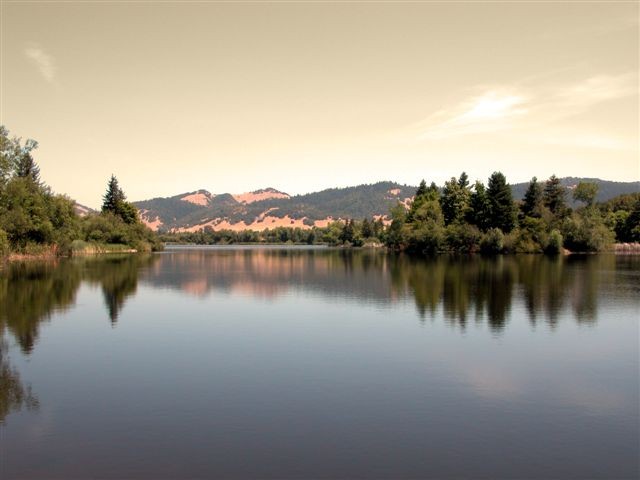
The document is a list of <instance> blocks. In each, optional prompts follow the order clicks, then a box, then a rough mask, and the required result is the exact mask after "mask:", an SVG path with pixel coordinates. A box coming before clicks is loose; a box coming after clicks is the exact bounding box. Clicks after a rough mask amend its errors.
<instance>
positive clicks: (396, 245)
mask: <svg viewBox="0 0 640 480" xmlns="http://www.w3.org/2000/svg"><path fill="white" fill-rule="evenodd" d="M407 216H408V215H407V212H406V211H405V208H404V205H402V204H401V203H398V204H397V205H396V206H395V207H393V208H392V209H391V225H389V228H388V230H387V238H386V243H387V246H389V247H390V248H392V249H394V250H401V249H402V248H403V247H404V244H405V242H406V239H405V238H404V232H403V231H404V226H405V223H406V220H407Z"/></svg>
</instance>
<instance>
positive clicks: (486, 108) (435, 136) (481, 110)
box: [411, 89, 527, 140]
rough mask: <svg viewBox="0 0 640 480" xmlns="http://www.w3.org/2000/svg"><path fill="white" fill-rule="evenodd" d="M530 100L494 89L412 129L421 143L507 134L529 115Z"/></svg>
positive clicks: (510, 92)
mask: <svg viewBox="0 0 640 480" xmlns="http://www.w3.org/2000/svg"><path fill="white" fill-rule="evenodd" d="M526 103H527V97H526V96H525V95H524V94H522V93H519V92H515V91H513V90H511V91H509V90H507V89H493V90H488V91H486V92H484V93H483V94H481V95H479V96H474V97H472V98H470V99H467V100H465V101H463V102H461V103H460V104H458V105H455V106H453V107H452V108H446V109H442V110H440V111H438V112H436V113H435V114H433V115H430V116H429V117H427V118H426V119H425V120H423V121H421V122H418V123H417V124H415V125H413V126H412V127H411V129H412V130H414V131H416V132H418V133H417V138H418V140H427V139H432V140H440V139H446V138H450V137H457V136H461V135H469V134H477V133H488V132H493V131H498V130H504V129H507V128H509V127H510V125H511V122H512V121H513V120H514V119H516V118H517V117H520V116H522V115H525V114H526V113H527V109H526Z"/></svg>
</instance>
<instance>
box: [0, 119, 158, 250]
mask: <svg viewBox="0 0 640 480" xmlns="http://www.w3.org/2000/svg"><path fill="white" fill-rule="evenodd" d="M37 147H38V143H37V142H36V141H34V140H30V139H29V140H26V141H25V142H22V140H21V139H20V138H17V137H11V136H10V135H9V131H8V130H7V129H6V128H5V127H4V126H0V257H2V256H4V255H7V254H9V253H11V252H15V253H21V254H31V255H42V254H57V255H70V254H72V253H73V252H88V251H105V250H118V249H126V248H132V249H136V250H138V251H150V250H156V249H159V248H162V244H161V243H160V241H159V240H158V238H157V236H156V234H155V233H154V232H152V231H151V230H149V229H148V228H147V227H146V226H145V225H144V224H143V223H142V222H141V221H140V219H139V218H138V211H137V209H136V208H135V206H134V205H132V204H131V203H129V202H127V201H126V196H125V194H124V192H123V191H122V189H121V188H120V186H119V185H118V181H117V179H116V178H115V177H114V176H112V177H111V179H110V180H109V183H108V186H107V192H106V193H105V195H104V198H103V200H104V202H103V205H102V211H101V212H100V213H92V214H88V215H86V216H85V217H80V216H79V215H78V214H77V213H76V211H75V202H74V201H73V200H71V199H70V198H69V197H67V196H66V195H60V194H55V193H53V192H52V190H51V188H50V187H49V186H48V185H46V183H44V182H43V181H42V179H41V178H40V168H39V167H38V164H37V163H36V162H35V160H34V158H33V152H34V150H35V149H36V148H37Z"/></svg>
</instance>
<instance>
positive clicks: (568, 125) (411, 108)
mask: <svg viewBox="0 0 640 480" xmlns="http://www.w3.org/2000/svg"><path fill="white" fill-rule="evenodd" d="M1 5H2V6H1V9H2V11H1V26H2V32H1V40H2V45H1V56H2V63H1V73H0V77H1V81H2V85H1V92H0V100H1V111H0V115H1V118H0V120H1V122H2V123H3V124H4V125H6V126H7V128H8V129H9V130H10V131H11V132H12V133H13V134H16V135H18V136H22V137H30V138H34V139H36V140H38V141H39V142H40V148H39V149H38V151H37V155H36V159H37V161H38V162H39V163H40V166H41V173H42V176H43V178H44V179H45V181H47V183H49V184H50V185H51V186H52V187H53V189H54V190H55V191H57V192H61V193H67V194H69V195H70V196H72V197H74V198H76V199H77V200H78V201H80V202H81V203H84V204H87V205H89V206H93V207H96V206H98V205H99V204H100V202H101V195H102V194H103V193H104V190H105V187H106V182H107V180H108V177H109V175H110V174H111V173H114V174H115V175H116V176H117V177H118V179H119V180H120V183H121V185H122V186H123V188H124V190H125V192H126V193H127V195H128V197H129V199H130V200H140V199H144V198H149V197H152V196H168V195H174V194H178V193H181V192H184V191H191V190H196V189H199V188H206V189H208V190H210V191H212V192H214V193H222V192H232V193H239V192H244V191H248V190H254V189H257V188H261V187H267V186H272V187H275V188H278V189H281V190H284V191H286V192H288V193H304V192H308V191H314V190H319V189H322V188H327V187H334V186H347V185H355V184H360V183H370V182H375V181H378V180H395V181H399V182H401V183H410V184H417V183H418V182H419V181H420V179H421V178H425V179H427V181H431V180H435V181H436V182H437V183H439V184H440V183H442V182H443V181H444V180H445V179H447V178H449V177H451V176H452V175H456V176H457V175H458V174H459V173H460V172H461V171H462V170H466V171H467V172H468V173H469V176H470V177H471V178H472V179H476V178H479V179H483V180H486V178H487V177H488V176H489V175H490V174H491V172H492V171H494V170H501V171H503V172H504V173H505V174H506V175H507V179H508V180H509V181H511V182H516V181H525V180H528V179H529V178H531V177H532V176H533V175H537V176H538V177H541V178H546V177H548V176H549V175H551V174H552V173H556V174H557V175H559V176H566V175H576V176H596V177H601V178H605V179H611V180H625V181H630V180H638V179H639V178H640V165H639V156H638V155H639V147H638V143H639V138H638V128H639V124H638V90H639V87H638V55H639V48H638V42H639V40H638V38H639V31H638V13H639V3H638V2H635V1H633V2H612V1H606V2H602V3H594V2H589V3H587V2H577V1H576V2H544V3H543V2H528V3H520V2H492V3H489V2H485V3H479V2H476V3H460V2H446V3H434V2H428V3H427V2H424V3H418V2H414V3H397V2H394V3H392V2H389V3H384V2H375V3H373V2H371V3H367V2H362V3H355V2H350V3H337V2H334V3H329V2H313V3H310V2H279V3H275V2H274V3H258V2H247V3H220V2H218V3H215V2H190V3H185V2H137V3H134V2H46V3H45V2H28V3H27V2H10V1H6V0H2V2H1Z"/></svg>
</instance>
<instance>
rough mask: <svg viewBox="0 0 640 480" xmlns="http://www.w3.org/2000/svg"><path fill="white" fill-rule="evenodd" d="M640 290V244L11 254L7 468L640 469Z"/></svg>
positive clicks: (192, 473)
mask: <svg viewBox="0 0 640 480" xmlns="http://www.w3.org/2000/svg"><path fill="white" fill-rule="evenodd" d="M87 287H88V288H87ZM638 298H640V257H615V256H586V257H574V256H571V257H556V258H547V257H542V256H522V257H494V258H483V257H480V256H474V257H438V258H432V259H418V258H411V257H407V256H396V255H386V254H384V253H382V252H375V251H349V250H330V249H309V250H303V249H288V250H287V249H242V248H227V249H175V250H169V251H167V252H164V253H162V254H156V255H152V256H115V257H104V258H86V259H72V260H64V261H59V262H54V263H26V264H11V265H8V266H6V267H5V269H4V270H0V334H1V335H2V337H3V338H4V341H3V342H0V423H2V425H1V426H0V428H2V433H3V435H0V437H2V438H4V439H5V440H4V443H3V444H2V445H0V451H2V453H3V456H4V458H5V459H6V461H5V462H4V471H3V473H4V472H8V478H50V477H56V478H72V477H73V476H74V475H77V476H78V477H85V478H86V477H87V476H91V475H92V474H93V475H94V476H95V475H96V474H97V475H98V476H101V477H104V478H124V477H127V478H132V477H136V476H144V477H145V478H147V477H148V478H161V477H184V476H188V477H193V478H255V477H259V476H265V475H264V473H265V472H268V473H270V475H268V476H269V477H270V478H282V477H286V476H292V472H300V475H298V476H299V477H309V476H313V475H315V476H318V477H320V476H322V477H323V478H335V477H336V476H338V475H337V474H336V472H340V474H341V475H342V476H347V477H349V478H380V477H386V478H424V477H425V476H426V475H427V474H431V475H432V476H434V477H439V478H449V477H455V478H457V477H468V476H474V475H475V476H481V477H487V478H512V477H516V476H518V475H519V476H523V475H524V476H527V477H531V478H540V477H545V478H548V477H554V478H558V477H566V478H584V477H586V476H591V477H598V478H610V477H622V478H624V477H625V476H626V477H628V476H629V472H633V471H634V468H635V465H636V464H637V462H636V458H637V448H638V441H637V439H638V435H637V433H638V431H637V430H638V429H637V405H638V398H637V397H638V395H637V394H638V388H637V387H638V385H637V378H638V375H637V373H638V372H637V366H638V363H637V342H634V339H635V337H637V324H634V322H633V319H632V318H629V317H630V316H632V315H634V313H637V312H638V306H639V305H640V304H639V302H638ZM71 307H73V308H71ZM625 316H626V317H625ZM47 322H49V324H47ZM45 325H46V327H45ZM110 325H112V326H113V327H115V328H114V329H112V328H110ZM576 325H577V327H576ZM583 325H586V326H587V327H588V328H583ZM541 327H542V328H541ZM30 383H33V387H34V390H33V392H32V391H31V387H30ZM40 403H41V405H40ZM36 408H38V409H39V410H38V414H25V412H26V411H27V410H29V409H36ZM20 412H21V413H20ZM7 417H9V418H10V419H11V421H5V420H6V419H7ZM2 438H0V442H2V441H3V440H2ZM54 438H55V441H51V440H52V439H54ZM176 439H179V441H176ZM603 445H604V447H603ZM603 448H604V449H605V450H603ZM25 451H29V455H28V456H26V455H25V454H24V452H25ZM212 451H216V452H222V453H221V454H220V455H217V456H214V457H212V456H211V452H212ZM345 451H348V452H350V454H349V455H348V456H345V455H344V452H345ZM114 458H117V459H118V462H115V463H114V462H113V459H114ZM244 458H250V459H251V462H245V461H243V460H242V459H244ZM634 462H635V463H634ZM471 472H473V473H471ZM137 474H139V475H137ZM3 478H4V477H3Z"/></svg>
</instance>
